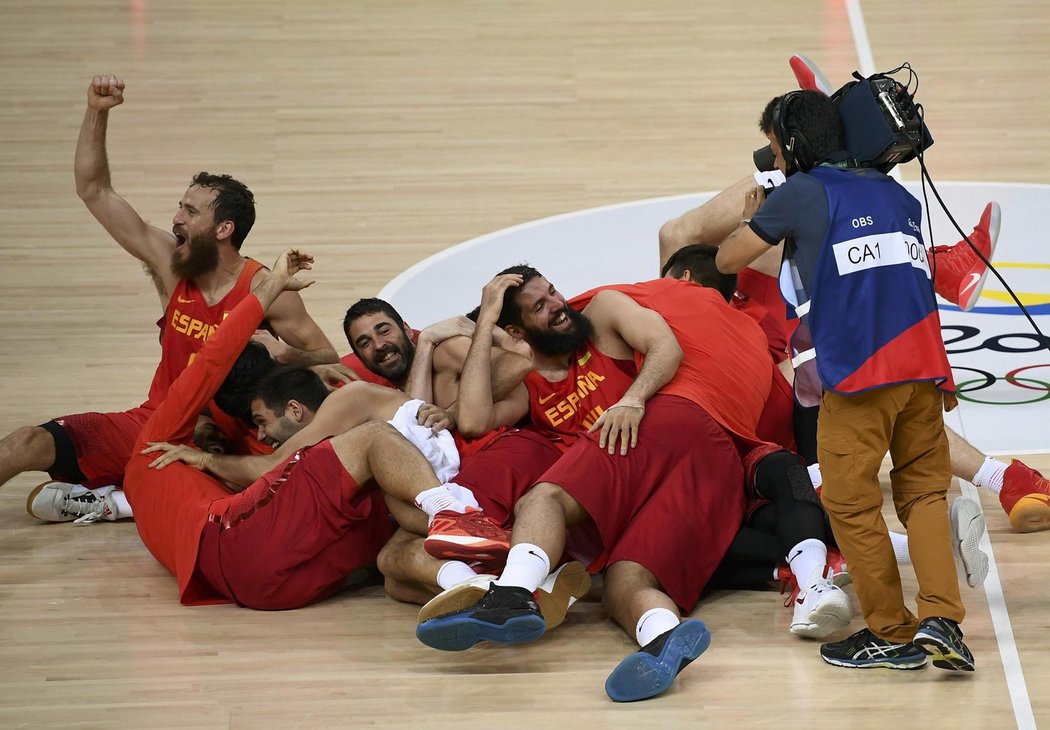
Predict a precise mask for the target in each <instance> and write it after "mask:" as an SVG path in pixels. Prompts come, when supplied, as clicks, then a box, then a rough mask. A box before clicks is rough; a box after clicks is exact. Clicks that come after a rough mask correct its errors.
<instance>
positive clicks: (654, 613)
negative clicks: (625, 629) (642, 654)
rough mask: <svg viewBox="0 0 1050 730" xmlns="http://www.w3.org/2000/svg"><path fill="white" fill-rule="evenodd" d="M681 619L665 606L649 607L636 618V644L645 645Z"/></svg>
mask: <svg viewBox="0 0 1050 730" xmlns="http://www.w3.org/2000/svg"><path fill="white" fill-rule="evenodd" d="M681 622H682V620H681V619H680V618H678V614H676V613H675V612H674V611H671V610H669V609H666V608H650V609H649V610H648V611H646V612H645V613H643V614H642V617H641V618H640V619H638V625H637V626H636V627H635V629H634V637H635V640H636V641H637V642H638V646H645V645H646V644H648V643H649V642H650V641H652V640H653V639H655V638H656V637H657V636H659V635H660V634H663V633H665V632H667V631H670V630H671V629H673V628H674V627H675V626H677V625H678V624H680V623H681Z"/></svg>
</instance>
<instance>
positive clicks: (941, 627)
mask: <svg viewBox="0 0 1050 730" xmlns="http://www.w3.org/2000/svg"><path fill="white" fill-rule="evenodd" d="M962 639H963V632H962V629H960V628H959V624H957V623H955V622H954V621H952V620H951V619H950V618H941V617H940V616H932V617H930V618H924V619H923V620H922V621H920V622H919V630H918V631H916V632H915V638H914V639H912V642H914V643H915V644H916V645H918V647H919V648H920V649H922V650H923V651H924V652H926V653H927V654H929V655H930V657H931V658H932V659H933V666H935V667H939V668H940V669H961V670H962V671H964V672H972V671H973V670H974V664H973V654H971V653H970V649H969V647H967V646H966V644H964V643H963V640H962Z"/></svg>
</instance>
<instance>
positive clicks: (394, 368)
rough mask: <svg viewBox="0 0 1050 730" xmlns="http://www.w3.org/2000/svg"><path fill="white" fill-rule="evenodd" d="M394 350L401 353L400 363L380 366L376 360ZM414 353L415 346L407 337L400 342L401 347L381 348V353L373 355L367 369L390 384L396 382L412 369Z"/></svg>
mask: <svg viewBox="0 0 1050 730" xmlns="http://www.w3.org/2000/svg"><path fill="white" fill-rule="evenodd" d="M391 348H392V349H396V350H397V351H398V352H399V353H401V361H400V362H396V363H390V364H389V365H387V364H383V365H380V364H379V362H378V360H379V358H381V357H383V355H385V354H386V353H387V352H389V350H390V349H391ZM415 353H416V346H415V345H413V344H412V340H410V339H408V337H404V338H403V339H402V341H401V345H400V346H398V347H395V346H393V345H391V346H390V347H389V348H383V349H382V350H381V351H379V352H376V353H375V358H376V359H375V361H373V364H372V367H371V368H369V369H370V370H371V371H372V372H374V373H375V374H376V375H379V376H382V377H384V378H386V379H387V380H389V381H391V382H396V381H398V380H401V379H402V378H404V377H405V374H406V373H408V370H409V368H411V367H412V358H413V356H414V355H415Z"/></svg>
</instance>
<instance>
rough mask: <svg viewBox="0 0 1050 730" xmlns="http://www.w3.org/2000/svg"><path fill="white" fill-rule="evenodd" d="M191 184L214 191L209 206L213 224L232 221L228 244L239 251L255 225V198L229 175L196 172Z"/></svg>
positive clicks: (242, 184) (246, 188) (246, 187)
mask: <svg viewBox="0 0 1050 730" xmlns="http://www.w3.org/2000/svg"><path fill="white" fill-rule="evenodd" d="M193 184H194V185H196V186H197V187H199V188H209V189H211V190H215V191H216V195H215V200H213V201H212V204H211V209H212V213H213V215H214V216H215V222H216V223H222V222H223V221H233V235H232V236H230V243H232V244H233V247H234V248H235V249H237V250H238V251H240V250H241V244H242V243H244V239H245V238H247V237H248V232H249V231H251V230H252V226H253V225H255V196H254V195H252V191H251V190H249V189H248V186H246V185H245V184H244V183H242V182H240V181H239V180H235V179H234V178H232V177H230V176H229V175H212V174H211V173H207V172H198V173H197V174H196V175H195V176H194V178H193Z"/></svg>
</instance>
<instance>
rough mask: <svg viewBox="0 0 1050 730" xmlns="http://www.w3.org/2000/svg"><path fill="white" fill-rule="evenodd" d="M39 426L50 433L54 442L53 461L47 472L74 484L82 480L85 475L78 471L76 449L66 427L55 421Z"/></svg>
mask: <svg viewBox="0 0 1050 730" xmlns="http://www.w3.org/2000/svg"><path fill="white" fill-rule="evenodd" d="M40 428H42V429H44V430H45V431H47V432H48V433H49V434H51V439H52V440H53V441H54V442H55V461H54V463H53V464H52V465H51V466H50V467H48V468H47V472H48V473H50V474H51V475H52V476H53V477H56V478H61V479H62V480H63V481H67V482H72V483H74V484H77V483H80V482H83V481H84V480H85V479H86V477H85V476H84V473H83V472H82V471H80V464H79V463H78V462H77V449H76V446H74V445H73V439H72V438H70V436H69V433H68V432H67V431H66V429H64V428H62V426H61V425H59V423H58V422H57V421H48V422H47V423H41V424H40Z"/></svg>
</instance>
